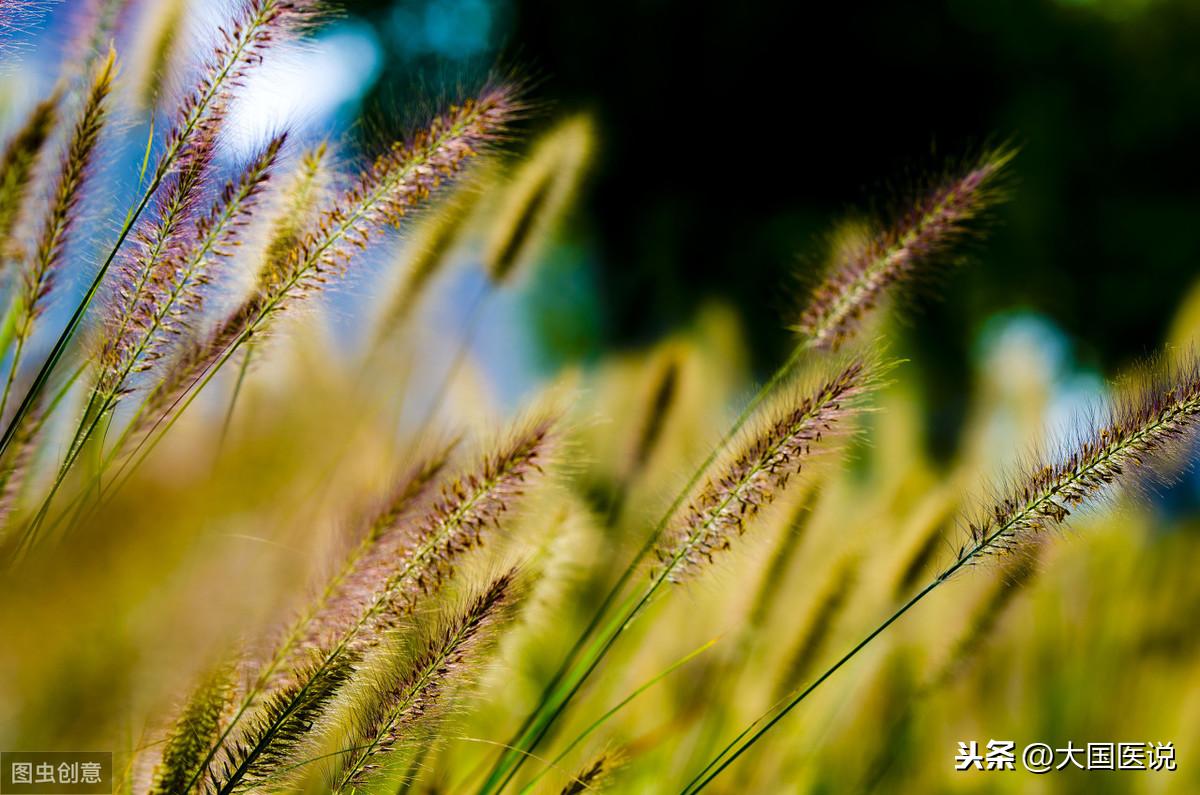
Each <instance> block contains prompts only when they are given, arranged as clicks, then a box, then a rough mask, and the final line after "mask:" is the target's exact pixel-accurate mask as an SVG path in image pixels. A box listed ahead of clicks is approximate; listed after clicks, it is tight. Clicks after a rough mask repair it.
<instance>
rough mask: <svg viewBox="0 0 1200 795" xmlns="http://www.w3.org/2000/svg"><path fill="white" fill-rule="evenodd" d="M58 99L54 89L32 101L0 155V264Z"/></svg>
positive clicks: (6, 254)
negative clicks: (45, 97)
mask: <svg viewBox="0 0 1200 795" xmlns="http://www.w3.org/2000/svg"><path fill="white" fill-rule="evenodd" d="M61 99H62V96H61V94H60V93H59V92H55V93H54V94H52V95H51V96H50V97H48V98H47V99H44V100H42V101H41V102H39V103H37V104H36V105H34V106H33V109H32V110H31V111H30V113H29V117H28V118H27V119H26V120H25V124H24V125H22V126H21V128H20V129H19V130H18V131H17V133H16V134H15V135H14V136H13V138H12V140H11V141H9V142H8V145H7V146H6V147H5V148H4V155H3V157H0V258H2V259H0V264H2V263H3V262H4V261H5V260H7V259H8V258H9V257H10V256H11V254H12V233H13V230H14V228H15V227H16V225H17V220H18V219H19V217H20V213H21V210H22V208H23V207H24V206H25V200H26V198H27V197H28V196H29V191H30V189H31V188H32V185H33V176H34V172H35V169H36V168H37V163H38V159H39V158H40V156H41V153H42V149H43V148H44V147H45V145H46V141H47V140H48V139H49V138H50V134H51V133H52V132H53V131H54V126H55V125H56V124H57V123H58V115H59V103H60V101H61Z"/></svg>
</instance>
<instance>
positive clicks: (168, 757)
mask: <svg viewBox="0 0 1200 795" xmlns="http://www.w3.org/2000/svg"><path fill="white" fill-rule="evenodd" d="M235 672H236V667H235V666H233V665H224V666H220V667H218V668H217V669H215V670H213V671H210V672H209V673H208V674H206V676H205V677H204V679H203V680H202V681H201V683H200V684H199V686H198V687H197V688H196V690H195V691H194V692H193V693H192V695H191V697H190V698H189V699H188V701H187V703H186V704H184V706H183V709H182V710H181V711H180V713H179V717H178V718H177V719H176V721H175V724H174V726H173V727H172V728H171V733H170V734H169V736H168V737H167V741H166V747H165V748H164V749H163V755H162V760H161V761H160V762H159V764H158V765H157V767H156V768H155V770H154V776H153V780H152V783H151V785H150V789H149V795H174V794H175V793H179V792H184V791H185V789H186V787H187V784H188V782H190V781H191V780H192V778H193V776H195V775H196V774H197V773H198V772H200V771H199V767H200V765H201V764H202V763H203V761H204V758H205V756H207V754H208V749H209V748H211V747H212V745H213V744H214V743H215V742H216V741H217V736H218V733H219V732H220V730H221V721H222V718H223V717H224V715H225V711H226V709H227V708H228V707H229V705H230V703H231V702H232V700H233V697H234V692H235V690H236V688H235V684H234V678H235Z"/></svg>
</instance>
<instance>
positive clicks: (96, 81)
mask: <svg viewBox="0 0 1200 795" xmlns="http://www.w3.org/2000/svg"><path fill="white" fill-rule="evenodd" d="M116 58H117V54H116V51H115V50H112V49H110V50H109V51H108V57H107V58H106V59H105V60H104V62H103V63H102V64H101V65H100V67H99V68H98V69H97V70H96V74H95V76H94V77H93V78H92V84H91V88H90V90H89V91H88V96H87V100H86V102H85V103H84V107H83V110H82V112H81V113H80V116H79V119H78V121H76V123H75V129H74V131H73V132H72V134H71V141H70V143H69V145H68V147H67V152H66V155H65V156H64V157H63V161H62V166H61V168H60V170H59V175H58V182H57V185H56V186H55V189H54V198H53V201H52V203H51V205H50V210H49V212H48V214H47V216H46V220H45V222H44V224H43V227H42V234H41V237H40V238H39V239H38V244H37V248H36V250H35V252H34V254H33V261H32V262H31V263H30V267H29V270H28V271H27V272H26V273H25V274H23V284H22V285H21V287H22V289H21V290H20V292H19V296H18V298H17V304H18V306H17V309H16V316H15V318H14V327H13V332H12V333H13V335H14V337H15V339H16V350H15V351H14V352H13V356H12V361H11V362H10V363H9V367H8V378H7V379H6V380H5V383H4V393H3V395H2V396H0V416H3V415H4V414H5V409H7V408H8V397H9V393H10V391H11V390H12V385H13V382H14V381H15V380H16V377H17V373H18V372H20V366H21V355H22V353H24V350H25V343H26V342H27V341H28V340H29V337H30V335H31V334H32V333H33V326H34V322H35V321H36V320H37V318H38V317H39V316H40V315H41V313H42V310H43V309H44V306H43V303H44V301H45V299H46V296H47V294H48V293H49V292H50V289H51V287H52V286H53V281H54V275H55V271H56V270H57V269H58V267H59V265H60V264H61V262H62V256H63V250H64V247H65V243H66V240H67V235H68V234H69V233H70V230H71V228H72V226H73V225H74V223H75V221H76V216H77V215H78V208H79V202H80V200H81V198H82V191H83V188H84V183H85V181H86V179H87V175H88V171H89V168H90V166H91V162H92V156H93V154H94V153H95V151H96V145H97V144H98V143H99V141H100V133H101V130H102V129H103V126H104V119H105V115H106V103H107V99H108V95H109V92H110V91H111V89H112V84H113V79H114V78H115V76H116Z"/></svg>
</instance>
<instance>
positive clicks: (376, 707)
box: [331, 569, 518, 792]
mask: <svg viewBox="0 0 1200 795" xmlns="http://www.w3.org/2000/svg"><path fill="white" fill-rule="evenodd" d="M517 580H518V577H517V572H516V570H515V569H513V570H509V571H508V572H506V573H504V574H502V575H501V576H499V577H497V578H496V579H495V580H493V581H492V582H491V583H490V584H489V585H488V587H487V588H485V589H484V590H483V591H481V592H479V593H478V594H476V595H475V596H474V598H472V599H471V600H470V602H469V603H468V604H467V606H466V607H465V609H463V610H462V611H461V612H460V613H458V614H457V615H455V616H454V617H453V618H451V619H450V621H449V622H448V623H446V624H445V626H443V627H441V628H438V629H436V630H434V631H432V632H427V633H426V639H425V640H424V641H423V642H420V643H419V644H418V647H417V651H416V653H415V655H413V656H412V657H411V659H409V660H407V661H406V664H405V665H404V667H403V669H402V670H401V671H399V672H398V675H396V676H395V677H394V679H393V681H392V682H391V683H390V684H389V685H388V686H387V687H385V688H383V689H382V691H381V692H380V693H379V694H378V697H377V698H376V700H375V703H374V704H373V706H372V709H370V710H369V711H368V714H367V715H366V716H365V719H364V720H362V726H361V728H360V729H359V731H358V735H359V737H358V742H356V744H355V749H356V750H354V752H352V753H349V754H346V755H344V757H343V759H342V762H341V764H340V765H339V769H338V771H337V774H336V775H335V777H334V784H333V786H332V787H331V789H332V791H333V792H343V791H346V790H352V789H353V788H355V787H362V786H364V785H365V784H366V783H367V782H368V780H369V779H370V778H371V774H372V773H374V772H375V771H377V770H379V768H380V762H379V760H380V759H381V757H383V756H384V755H385V754H387V753H388V752H390V751H392V750H393V749H395V748H396V747H397V746H398V745H399V744H400V743H402V742H403V741H404V740H405V739H406V737H408V736H409V735H411V734H412V732H413V730H414V729H415V727H416V726H417V725H419V724H421V723H426V722H428V721H429V720H430V719H432V718H433V717H434V713H435V711H436V710H437V709H438V707H439V706H441V703H440V702H441V700H442V699H441V695H442V693H443V692H444V691H445V690H446V688H447V687H448V686H450V685H452V684H456V683H457V682H458V681H460V680H461V679H462V678H463V677H464V675H469V674H470V673H472V670H473V669H472V665H471V662H472V659H473V658H475V657H477V656H478V651H479V647H480V646H481V644H483V643H484V642H486V641H487V640H488V638H489V636H490V635H491V634H492V632H491V630H492V628H494V627H496V626H497V625H498V624H501V623H503V622H504V621H505V620H506V619H507V617H508V616H509V615H511V608H512V606H513V604H514V602H515V601H516V596H517V593H516V592H517V591H518V582H517Z"/></svg>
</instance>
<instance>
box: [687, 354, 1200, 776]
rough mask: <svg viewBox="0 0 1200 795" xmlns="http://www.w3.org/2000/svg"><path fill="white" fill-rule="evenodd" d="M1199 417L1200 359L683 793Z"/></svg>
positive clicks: (1011, 506)
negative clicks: (874, 646)
mask: <svg viewBox="0 0 1200 795" xmlns="http://www.w3.org/2000/svg"><path fill="white" fill-rule="evenodd" d="M1197 423H1200V364H1197V363H1196V362H1195V361H1193V362H1191V363H1189V364H1188V365H1187V366H1186V368H1185V370H1184V372H1183V374H1182V376H1181V377H1179V378H1177V379H1174V380H1168V379H1166V378H1164V379H1161V380H1160V381H1159V382H1158V383H1157V384H1155V385H1154V386H1151V387H1150V388H1148V389H1147V390H1146V391H1145V393H1144V394H1142V395H1141V396H1139V398H1138V399H1137V401H1136V402H1130V403H1126V404H1124V405H1119V406H1117V407H1116V408H1115V409H1114V410H1113V412H1112V416H1111V418H1110V422H1109V423H1108V424H1106V425H1103V426H1100V427H1095V428H1093V429H1092V430H1091V432H1090V433H1089V434H1088V435H1087V437H1086V438H1084V439H1083V440H1082V441H1081V442H1080V443H1079V444H1078V445H1077V447H1076V448H1075V449H1074V450H1072V451H1071V452H1070V454H1068V455H1067V456H1065V457H1064V458H1062V459H1061V460H1059V461H1056V462H1053V463H1049V464H1045V465H1043V466H1040V467H1038V468H1034V469H1032V470H1031V471H1030V473H1029V474H1027V476H1026V477H1025V479H1024V481H1023V482H1022V483H1020V484H1018V486H1017V488H1015V489H1014V490H1013V492H1012V493H1011V494H1009V495H1007V496H1005V497H1002V498H1001V499H999V500H998V501H997V502H996V504H995V505H994V506H992V508H991V509H990V510H989V511H987V512H986V513H985V514H984V515H983V518H982V519H981V520H980V521H978V522H972V523H971V524H970V528H969V529H970V541H969V542H968V543H966V544H964V545H963V546H962V547H960V548H959V550H958V553H957V555H956V559H955V561H954V563H952V564H951V565H950V566H949V567H948V568H946V569H945V570H944V571H942V573H940V574H939V575H937V576H936V577H935V578H934V579H933V580H932V581H931V582H929V584H927V585H926V586H925V587H924V588H922V589H921V590H920V591H918V592H917V593H916V595H914V596H913V597H912V598H910V599H909V600H908V601H907V602H905V603H904V604H903V605H902V606H901V607H900V608H899V609H897V610H896V611H895V612H894V613H892V615H891V616H889V617H888V618H887V619H885V620H884V621H883V623H881V624H880V625H879V626H877V627H876V628H875V629H874V630H872V631H871V632H870V633H869V634H868V635H867V636H866V637H865V638H863V639H862V640H861V641H859V642H858V643H857V644H856V645H855V646H854V647H853V648H851V649H850V650H849V651H848V652H846V654H845V655H843V656H842V657H841V658H840V659H839V660H838V661H837V662H836V663H834V664H833V665H832V666H831V667H830V668H828V669H827V670H826V671H825V672H824V673H822V674H821V675H820V676H819V677H817V679H816V680H815V681H813V682H812V683H811V684H810V685H808V686H807V687H806V688H804V689H803V690H801V691H799V692H798V693H796V694H795V695H794V696H792V697H790V698H787V699H786V700H783V701H781V702H780V704H777V705H776V706H775V707H773V708H772V709H771V710H769V711H768V712H766V713H764V714H763V715H761V716H760V717H759V718H757V719H756V720H755V721H754V722H752V723H751V724H750V725H749V726H747V727H746V729H744V730H743V731H742V732H741V733H740V734H739V735H738V736H737V737H735V738H734V739H733V740H732V741H731V742H730V743H729V744H728V745H726V746H725V748H724V749H722V751H721V752H720V753H719V754H717V756H715V757H714V758H713V759H712V761H710V762H709V763H708V765H706V766H705V767H704V769H703V770H701V771H700V772H699V773H698V774H697V775H696V776H695V777H694V778H693V779H692V780H691V781H690V782H688V784H687V786H685V787H684V788H683V790H682V791H681V795H695V793H698V792H700V791H701V790H703V789H704V788H705V787H706V786H707V785H708V784H709V783H711V782H712V781H713V779H715V778H716V777H717V776H719V775H720V774H721V773H722V772H723V771H724V770H725V769H726V768H727V767H729V765H731V764H733V762H734V761H735V760H737V759H738V758H739V757H740V756H741V755H742V754H744V753H745V752H746V751H747V750H749V749H750V748H751V747H752V746H753V745H754V744H755V743H756V742H757V741H758V740H759V739H761V738H762V736H763V735H764V734H766V733H767V732H768V731H770V730H771V728H772V727H774V726H775V725H776V724H777V723H778V722H779V721H781V720H782V719H783V718H784V717H785V716H786V715H787V714H788V713H789V712H791V711H792V710H793V709H795V708H796V707H797V706H798V705H799V704H800V703H801V702H803V701H804V699H806V698H807V697H808V696H809V695H810V694H811V693H812V692H813V691H815V690H816V689H817V688H818V687H820V686H821V685H822V684H823V683H824V682H825V681H827V680H828V679H829V678H830V677H831V676H833V675H834V674H835V673H836V672H837V671H838V670H839V669H840V668H841V667H842V666H843V665H845V664H846V663H848V662H849V661H850V660H852V659H853V658H854V657H855V656H856V655H857V654H858V653H859V652H861V651H862V650H863V649H864V648H866V647H867V646H868V645H869V644H870V643H871V642H872V641H873V640H875V638H877V637H879V636H880V635H881V634H883V632H885V631H886V630H887V629H888V627H890V626H891V625H892V624H894V623H896V622H897V621H898V620H900V618H901V617H903V616H904V614H905V613H907V612H908V611H909V610H911V609H912V608H913V607H915V606H916V605H918V604H919V603H920V602H921V601H922V600H923V599H925V597H927V596H929V594H931V593H933V591H935V590H936V589H937V588H938V587H940V586H941V585H943V584H944V583H945V582H947V581H948V580H949V579H950V578H951V577H953V576H954V575H955V574H956V573H957V572H958V571H960V570H961V569H962V568H964V567H965V566H967V565H970V564H972V563H975V562H977V561H978V560H979V559H980V558H983V557H985V556H988V555H993V554H1005V553H1013V552H1014V551H1016V549H1017V548H1018V547H1019V546H1020V545H1021V544H1023V543H1028V542H1029V541H1030V539H1035V538H1038V537H1040V535H1041V534H1042V533H1043V532H1045V531H1046V530H1049V529H1051V528H1053V527H1056V526H1060V525H1062V524H1063V523H1065V522H1066V520H1067V518H1068V516H1069V515H1070V511H1071V509H1072V508H1076V507H1079V506H1082V505H1085V504H1087V503H1089V502H1092V501H1095V500H1097V499H1098V498H1100V497H1102V496H1103V495H1104V494H1105V493H1106V492H1107V491H1109V490H1110V488H1111V487H1113V486H1114V485H1117V484H1118V483H1119V482H1120V481H1121V480H1122V479H1124V478H1127V477H1131V473H1132V472H1134V471H1136V470H1138V469H1143V468H1145V467H1146V466H1147V464H1149V463H1150V462H1151V460H1152V459H1153V458H1154V457H1155V456H1156V455H1159V454H1161V453H1163V452H1164V450H1165V449H1167V448H1169V447H1170V446H1171V445H1172V444H1179V443H1182V442H1184V441H1186V440H1188V439H1189V438H1191V437H1192V436H1193V435H1194V434H1195V431H1196V426H1197ZM760 724H761V725H760Z"/></svg>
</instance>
